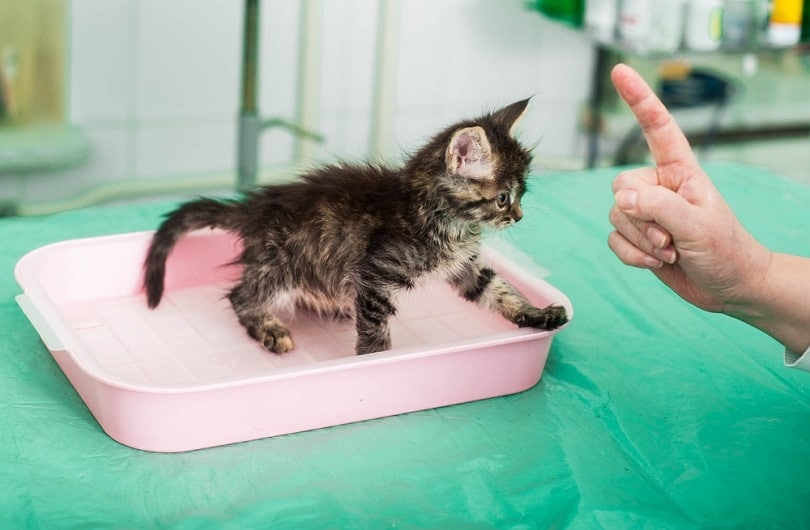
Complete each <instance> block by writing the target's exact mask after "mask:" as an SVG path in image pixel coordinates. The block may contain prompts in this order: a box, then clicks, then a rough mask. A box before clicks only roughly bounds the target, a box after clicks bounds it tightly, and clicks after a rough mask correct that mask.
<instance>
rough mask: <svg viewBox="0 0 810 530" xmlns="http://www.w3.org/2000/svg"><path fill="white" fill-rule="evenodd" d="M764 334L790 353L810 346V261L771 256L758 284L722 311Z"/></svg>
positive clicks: (807, 259) (798, 257)
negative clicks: (743, 297) (742, 297)
mask: <svg viewBox="0 0 810 530" xmlns="http://www.w3.org/2000/svg"><path fill="white" fill-rule="evenodd" d="M723 312H725V313H727V314H728V315H730V316H733V317H735V318H738V319H739V320H742V321H743V322H746V323H748V324H750V325H752V326H754V327H756V328H758V329H760V330H761V331H763V332H765V333H767V334H768V335H770V336H771V337H773V338H774V339H776V340H777V341H779V342H780V343H781V344H783V345H784V346H785V347H786V348H788V349H789V350H792V351H794V352H800V353H801V352H804V351H805V350H807V348H808V346H810V258H805V257H800V256H794V255H791V254H780V253H773V254H772V259H771V263H770V266H769V267H768V270H767V273H766V274H765V277H764V278H762V280H761V282H758V283H757V284H755V285H751V286H750V289H749V293H748V295H747V296H746V297H745V299H743V300H740V301H738V302H736V303H733V304H729V306H728V307H727V308H726V309H725V310H724V311H723Z"/></svg>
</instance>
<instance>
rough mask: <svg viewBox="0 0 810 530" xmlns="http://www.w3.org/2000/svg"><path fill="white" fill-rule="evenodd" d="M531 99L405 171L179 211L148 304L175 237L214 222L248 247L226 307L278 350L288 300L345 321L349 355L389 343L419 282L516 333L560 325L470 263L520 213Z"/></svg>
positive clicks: (338, 177)
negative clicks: (401, 301) (452, 291)
mask: <svg viewBox="0 0 810 530" xmlns="http://www.w3.org/2000/svg"><path fill="white" fill-rule="evenodd" d="M527 104H528V100H526V101H521V102H518V103H514V104H512V105H510V106H508V107H505V108H503V109H501V110H499V111H496V112H493V113H490V114H486V115H484V116H482V117H480V118H477V119H474V120H466V121H463V122H460V123H457V124H455V125H453V126H451V127H448V128H447V129H445V130H444V131H441V132H440V133H439V134H437V135H436V136H435V137H434V138H433V139H431V140H430V141H429V142H428V143H427V145H425V146H424V147H423V148H422V149H420V150H418V151H417V152H416V153H415V154H414V155H413V156H412V157H411V158H410V159H409V160H407V162H406V163H405V165H404V167H402V168H389V167H383V166H372V165H349V164H338V165H330V166H325V167H321V168H319V169H316V170H314V171H312V172H309V173H307V174H304V175H301V177H300V179H299V180H298V181H296V182H293V183H289V184H282V185H274V186H268V187H263V188H259V189H257V190H256V191H254V192H252V193H249V194H247V195H246V196H245V197H244V198H243V199H239V200H213V199H199V200H195V201H191V202H188V203H185V204H183V205H182V206H180V207H179V208H178V209H176V210H175V211H173V212H171V213H169V214H168V215H167V217H166V219H165V220H164V221H163V223H162V224H161V225H160V227H159V228H158V230H157V232H156V233H155V235H154V237H153V240H152V243H151V245H150V248H149V251H148V254H147V258H146V261H145V263H144V286H145V289H146V294H147V303H148V304H149V306H150V307H156V306H157V305H158V304H159V303H160V300H161V298H162V295H163V289H164V275H165V263H166V259H167V257H168V255H169V253H170V252H171V249H172V247H173V246H174V244H175V243H176V242H177V241H178V239H179V238H180V237H182V236H183V234H185V233H186V232H188V231H191V230H195V229H200V228H206V227H218V228H223V229H225V230H229V231H231V232H234V233H236V234H238V235H239V237H240V238H241V239H242V242H243V251H242V254H241V255H240V256H239V260H238V261H239V263H240V264H241V265H242V271H243V272H242V276H241V278H240V279H239V281H238V282H237V283H236V285H235V286H234V287H233V289H232V290H231V291H230V293H229V295H228V298H229V300H230V302H231V305H232V306H233V309H234V311H235V312H236V315H237V316H238V318H239V321H240V322H241V323H242V325H243V326H244V327H245V328H246V330H247V332H248V334H249V335H250V336H251V337H253V338H254V339H256V340H258V341H259V342H261V343H262V344H263V345H264V346H265V347H266V348H267V349H269V350H270V351H273V352H276V353H283V352H286V351H289V350H291V349H292V348H293V347H294V343H293V340H292V337H291V336H290V333H289V330H288V329H287V327H286V326H285V325H284V323H283V322H282V320H281V319H280V318H279V313H284V311H283V308H285V307H286V308H287V309H290V308H291V307H292V306H295V307H298V308H304V309H308V310H313V311H316V312H318V313H320V314H322V315H326V316H337V317H341V318H347V317H351V318H354V320H355V324H356V329H357V344H356V351H357V353H360V354H362V353H370V352H374V351H380V350H385V349H388V348H390V347H391V338H390V332H389V327H388V322H389V320H390V318H391V317H392V316H394V315H395V314H396V310H397V309H396V307H397V305H396V302H397V294H398V293H400V292H401V291H402V290H405V289H410V288H412V287H414V285H416V284H417V283H418V282H419V281H420V280H421V279H422V278H424V277H426V276H428V275H439V276H441V277H442V278H444V279H445V280H446V281H448V282H449V283H451V284H452V285H454V286H455V287H456V288H457V289H458V291H459V294H460V295H461V296H463V297H465V298H467V299H468V300H470V301H473V302H476V303H478V304H479V305H481V306H483V307H487V308H489V309H491V310H493V311H496V312H498V313H500V314H502V315H503V316H504V317H505V318H507V319H509V320H510V321H512V322H514V323H515V324H517V325H520V326H533V327H539V328H542V329H553V328H555V327H557V326H559V325H561V324H563V323H564V322H565V321H566V315H565V311H564V309H563V308H561V307H550V308H546V309H538V308H534V307H532V306H531V304H529V302H528V301H526V299H525V298H524V297H523V296H521V295H520V293H518V292H517V291H516V290H515V289H514V288H513V287H512V286H510V285H509V284H508V283H506V282H505V281H504V280H503V279H501V278H500V277H498V275H497V274H495V273H494V272H493V271H492V270H491V269H489V268H488V267H486V266H485V265H483V264H482V263H481V262H480V260H479V256H478V253H479V248H480V242H481V232H482V229H483V228H484V227H486V226H489V227H494V228H497V229H500V228H505V227H508V226H510V225H511V224H513V223H515V222H517V221H519V220H520V219H521V217H522V216H523V212H522V210H521V208H520V199H521V197H522V196H523V193H524V192H525V190H526V175H527V172H528V170H529V163H530V161H531V155H530V153H529V152H528V151H527V150H526V149H524V148H523V147H522V146H521V145H520V144H519V143H518V142H517V140H515V138H514V137H513V136H512V135H511V131H512V129H513V128H514V125H515V123H516V122H517V120H518V119H519V118H520V116H521V115H522V114H523V112H524V111H525V108H526V105H527Z"/></svg>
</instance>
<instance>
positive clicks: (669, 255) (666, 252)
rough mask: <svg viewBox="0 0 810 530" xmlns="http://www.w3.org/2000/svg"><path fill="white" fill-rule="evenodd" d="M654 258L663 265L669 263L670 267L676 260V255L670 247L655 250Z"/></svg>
mask: <svg viewBox="0 0 810 530" xmlns="http://www.w3.org/2000/svg"><path fill="white" fill-rule="evenodd" d="M653 253H654V254H655V256H656V257H657V258H658V259H660V260H661V261H663V262H664V263H669V264H670V265H672V264H673V263H675V262H676V261H677V260H678V253H677V252H676V251H675V249H674V248H672V247H667V248H657V249H655V250H653Z"/></svg>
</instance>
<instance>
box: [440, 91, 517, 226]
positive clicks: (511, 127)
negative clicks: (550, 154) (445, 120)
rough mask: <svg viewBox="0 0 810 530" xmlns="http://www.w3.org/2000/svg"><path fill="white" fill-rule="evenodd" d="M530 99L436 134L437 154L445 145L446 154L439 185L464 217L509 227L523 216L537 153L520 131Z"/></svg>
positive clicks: (459, 215)
mask: <svg viewBox="0 0 810 530" xmlns="http://www.w3.org/2000/svg"><path fill="white" fill-rule="evenodd" d="M528 104H529V100H528V99H526V100H523V101H518V102H516V103H513V104H511V105H508V106H506V107H504V108H502V109H500V110H497V111H495V112H492V113H490V114H486V115H484V116H482V117H480V118H478V119H475V120H468V121H464V122H461V123H458V124H456V125H454V126H452V127H449V128H448V129H446V130H445V131H443V132H442V133H441V134H439V135H438V136H437V137H436V138H434V142H432V144H433V148H434V150H433V154H434V156H435V155H438V149H439V148H440V149H441V150H442V155H443V156H442V158H443V160H441V163H442V165H443V175H442V176H441V177H440V178H439V180H438V182H436V183H437V184H438V186H437V190H438V191H439V193H441V194H442V195H443V197H444V199H445V200H446V202H447V204H448V205H449V206H450V207H451V208H452V209H453V210H454V213H455V214H456V215H457V216H458V217H459V218H460V219H463V220H465V221H472V222H480V223H484V224H487V225H490V226H493V227H496V228H504V227H507V226H509V225H511V224H514V223H516V222H518V221H520V219H521V218H522V217H523V210H522V209H521V206H520V200H521V198H522V197H523V193H524V192H525V191H526V177H527V174H528V172H529V166H530V164H531V159H532V157H531V153H530V152H529V150H528V149H526V148H524V147H523V146H522V145H520V143H519V142H518V141H517V139H516V138H515V135H514V132H515V126H516V125H517V123H518V122H519V121H520V119H521V117H522V116H523V114H524V113H525V112H526V107H527V106H528Z"/></svg>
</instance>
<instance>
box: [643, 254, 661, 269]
mask: <svg viewBox="0 0 810 530" xmlns="http://www.w3.org/2000/svg"><path fill="white" fill-rule="evenodd" d="M663 265H664V263H663V262H662V261H661V260H659V259H655V258H654V257H652V256H644V266H645V267H647V268H648V269H660V268H661V267H662V266H663Z"/></svg>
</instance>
